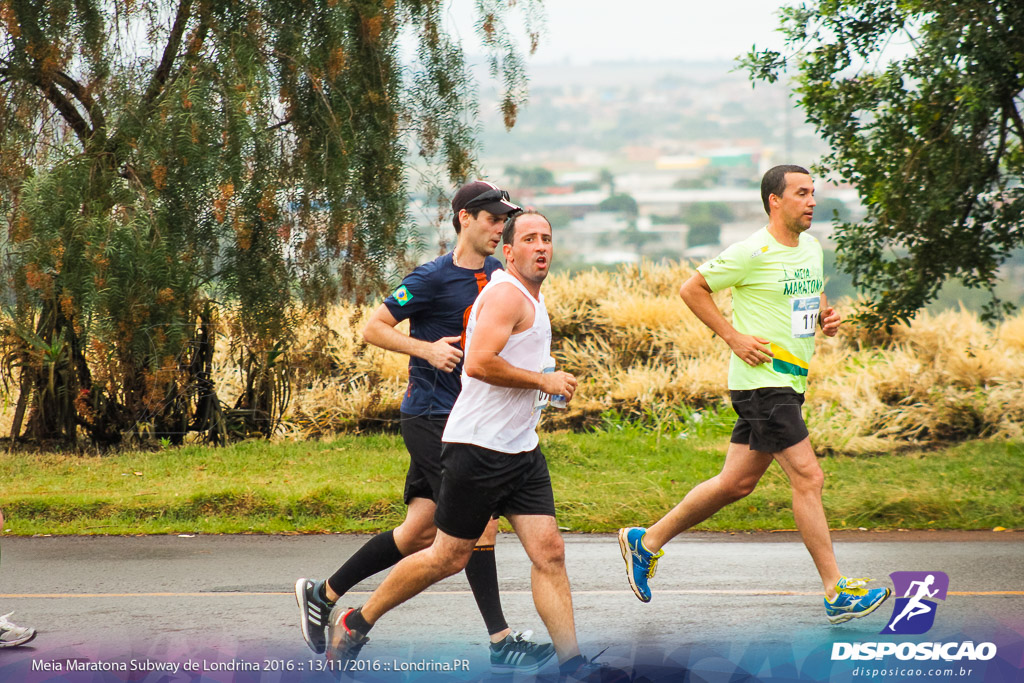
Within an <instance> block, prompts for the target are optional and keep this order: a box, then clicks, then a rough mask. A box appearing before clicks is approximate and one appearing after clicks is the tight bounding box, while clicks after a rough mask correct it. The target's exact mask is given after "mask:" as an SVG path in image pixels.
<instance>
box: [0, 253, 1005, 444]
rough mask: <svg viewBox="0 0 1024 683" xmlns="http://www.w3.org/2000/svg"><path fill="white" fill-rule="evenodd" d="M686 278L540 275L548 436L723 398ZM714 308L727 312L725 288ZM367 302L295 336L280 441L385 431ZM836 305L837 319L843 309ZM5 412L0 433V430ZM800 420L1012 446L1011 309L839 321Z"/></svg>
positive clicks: (916, 440) (227, 365)
mask: <svg viewBox="0 0 1024 683" xmlns="http://www.w3.org/2000/svg"><path fill="white" fill-rule="evenodd" d="M692 272H693V271H692V269H691V268H690V267H688V266H684V265H678V266H673V267H669V266H657V265H651V264H643V266H642V267H637V266H632V265H631V266H624V267H622V268H620V269H619V270H618V271H616V272H613V273H599V272H596V271H589V272H584V273H580V274H577V275H574V276H569V275H554V276H552V277H550V278H549V279H548V281H547V282H546V283H545V285H544V292H545V298H546V300H547V303H548V311H549V313H550V316H551V323H552V328H553V334H554V355H555V357H556V359H557V360H558V362H559V364H560V366H561V367H562V368H564V369H566V370H568V371H570V372H573V373H575V374H576V375H577V376H578V377H579V378H580V388H579V391H578V393H577V396H576V398H575V399H574V400H573V401H572V403H571V404H570V407H569V408H568V409H567V410H566V411H564V412H562V411H550V413H551V414H550V415H548V416H547V417H545V422H544V425H545V426H546V427H547V428H556V429H557V428H572V429H580V428H583V427H586V426H589V425H594V424H597V423H599V422H600V416H601V413H602V412H604V411H607V410H616V411H618V412H619V413H620V415H623V416H625V417H636V418H643V417H644V416H651V415H658V416H664V415H666V414H671V409H672V408H675V407H678V406H681V405H686V406H689V407H705V406H709V405H721V404H722V402H724V401H726V400H727V397H728V388H727V383H726V380H727V367H728V359H729V349H728V347H727V346H726V345H725V344H724V343H723V342H722V341H721V340H719V339H716V338H715V337H714V336H713V334H712V333H711V332H710V330H708V329H707V328H706V327H705V326H704V325H702V324H701V323H700V322H699V321H698V320H697V319H696V317H694V315H693V314H692V313H691V312H690V311H689V310H688V309H687V308H686V306H685V305H684V304H683V303H682V300H681V299H680V298H679V295H678V290H679V285H680V284H681V283H682V282H683V281H684V280H686V279H687V278H688V277H689V276H690V275H691V274H692ZM716 300H717V302H718V303H719V305H720V306H721V307H722V309H723V310H724V311H725V312H726V313H727V314H728V313H729V311H730V308H731V302H730V298H729V295H728V293H724V294H720V295H716ZM372 308H373V307H372V306H366V307H356V306H351V305H342V306H338V307H336V308H335V309H333V310H332V311H331V313H330V315H329V316H328V317H327V319H326V320H318V321H310V322H308V323H307V324H306V325H305V326H304V327H303V328H301V329H299V330H298V332H297V340H298V341H297V343H296V344H295V345H294V346H293V348H292V349H291V350H290V354H289V358H290V362H291V365H292V368H293V371H294V372H293V376H294V380H293V383H292V400H291V403H290V405H289V408H288V411H287V413H286V414H285V416H284V420H283V423H282V428H281V435H282V436H284V437H309V436H320V435H325V434H331V433H336V432H346V431H347V432H351V431H372V430H377V429H382V428H388V427H393V426H394V425H395V424H396V422H395V421H396V420H397V417H398V409H399V405H400V403H401V398H402V393H403V391H404V389H405V386H406V364H407V359H406V358H405V357H403V356H400V355H398V354H393V353H388V352H385V351H382V350H380V349H377V348H375V347H372V346H367V345H366V344H364V343H363V342H362V340H361V339H360V334H359V332H360V330H361V328H362V326H363V324H364V323H365V321H366V319H367V316H368V315H369V313H370V311H371V310H372ZM839 308H840V311H841V312H844V313H848V312H849V303H848V302H846V303H845V305H844V302H840V304H839ZM325 328H326V333H325ZM325 340H326V341H325ZM228 346H229V344H228V342H227V340H224V341H223V342H221V343H220V345H219V348H220V349H221V354H220V357H219V368H220V369H219V372H218V375H217V377H216V380H217V386H218V391H219V393H220V396H221V398H222V399H224V400H225V401H228V402H230V401H233V399H234V397H235V396H236V395H237V394H238V392H239V391H240V390H241V386H240V382H239V373H238V371H237V369H236V368H235V367H234V366H233V365H232V360H231V358H230V354H228V353H227V351H226V349H227V348H228ZM7 404H8V408H7V410H4V411H0V430H3V429H4V428H5V427H6V425H5V424H4V423H5V421H6V422H7V423H8V424H9V418H10V412H11V410H10V405H9V404H10V400H8V402H7ZM805 415H806V417H807V422H808V426H809V428H810V431H811V437H812V440H813V442H814V443H815V445H816V447H817V448H818V450H819V451H825V452H842V453H850V454H862V453H881V452H891V451H894V450H900V449H904V448H909V447H918V446H923V445H929V444H933V443H939V442H952V441H959V440H964V439H969V438H985V437H994V438H1014V439H1020V438H1024V314H1021V315H1018V316H1016V317H1014V318H1011V319H1009V320H1007V321H1005V322H1004V323H1003V324H1002V325H1000V326H998V327H996V328H991V327H988V326H985V325H983V324H982V323H981V322H979V320H978V318H977V316H976V315H975V314H973V313H971V312H968V311H963V310H961V311H955V312H945V313H942V314H938V315H929V314H927V313H922V314H921V315H919V316H918V317H917V318H916V319H915V320H914V321H913V322H912V323H911V324H909V325H901V326H897V327H896V328H894V329H893V330H892V331H891V332H889V333H884V334H883V333H877V332H868V331H866V330H863V329H860V328H857V327H855V326H853V325H852V324H844V325H843V327H842V329H841V331H840V334H839V335H837V336H836V337H835V338H832V339H829V338H825V337H823V336H821V335H819V337H818V347H817V353H816V356H815V361H814V363H813V364H812V368H811V378H810V389H809V391H808V394H807V402H806V408H805Z"/></svg>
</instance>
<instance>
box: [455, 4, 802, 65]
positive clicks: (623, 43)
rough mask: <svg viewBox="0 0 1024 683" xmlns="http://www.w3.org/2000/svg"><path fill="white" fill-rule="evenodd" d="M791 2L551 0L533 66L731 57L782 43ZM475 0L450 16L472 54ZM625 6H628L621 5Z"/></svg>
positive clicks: (475, 43) (477, 45)
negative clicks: (782, 12)
mask: <svg viewBox="0 0 1024 683" xmlns="http://www.w3.org/2000/svg"><path fill="white" fill-rule="evenodd" d="M792 4H796V3H795V2H794V1H782V0H720V1H719V2H716V3H713V4H705V3H698V2H686V1H681V0H640V1H639V2H635V3H628V4H627V3H624V2H622V0H547V1H546V2H545V3H544V9H545V14H546V17H547V21H546V24H545V30H544V35H543V37H542V40H541V44H540V47H539V48H538V50H537V52H536V53H535V54H534V55H533V56H532V57H530V59H529V62H530V63H531V64H562V63H568V64H573V65H586V64H595V63H600V62H623V61H641V62H647V61H650V62H656V61H667V60H673V61H675V60H681V61H693V62H708V61H731V60H733V59H735V58H736V57H738V56H740V55H743V54H746V53H747V52H748V51H749V50H750V48H751V47H752V46H753V45H755V44H756V45H757V47H758V48H759V49H763V48H766V47H772V48H774V49H780V48H781V46H782V35H781V34H780V33H779V32H778V31H777V29H778V26H779V17H778V11H779V9H780V8H781V7H783V6H786V5H792ZM474 5H475V0H451V1H450V2H449V3H448V9H447V14H448V18H449V21H450V22H451V25H452V27H453V29H454V30H455V32H456V34H457V35H458V36H460V37H461V39H462V41H463V46H464V49H465V50H466V52H467V54H468V55H470V56H473V55H476V54H479V53H480V52H481V51H482V48H481V46H480V41H479V39H478V38H477V37H476V34H475V32H474V29H473V22H474V20H475V17H476V10H475V6H474ZM624 8H625V9H624Z"/></svg>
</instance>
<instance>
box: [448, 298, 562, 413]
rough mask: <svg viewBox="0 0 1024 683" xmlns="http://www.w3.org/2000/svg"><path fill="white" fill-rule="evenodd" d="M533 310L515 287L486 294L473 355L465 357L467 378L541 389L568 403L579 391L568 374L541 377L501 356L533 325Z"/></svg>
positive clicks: (476, 331) (522, 387)
mask: <svg viewBox="0 0 1024 683" xmlns="http://www.w3.org/2000/svg"><path fill="white" fill-rule="evenodd" d="M533 316H534V308H533V305H532V304H531V303H530V302H529V301H527V300H526V297H525V296H523V294H522V293H521V292H520V291H519V290H518V289H517V288H516V287H514V286H513V285H511V284H506V283H502V284H501V285H498V286H496V287H493V288H492V289H491V291H489V292H487V294H486V299H485V300H482V301H479V302H478V305H477V317H476V327H475V328H474V330H473V342H472V353H470V354H469V356H467V357H466V365H465V369H466V374H467V375H469V376H470V377H472V378H474V379H478V380H480V381H481V382H486V383H487V384H493V385H494V386H498V387H511V388H514V389H539V390H541V391H543V392H545V393H547V394H551V395H559V394H561V395H563V396H565V398H566V400H569V399H571V398H572V395H573V393H575V391H576V378H575V377H573V376H572V375H571V374H569V373H568V372H548V373H541V372H538V371H534V370H527V369H525V368H519V367H516V366H514V365H512V364H511V363H509V362H508V361H507V360H505V359H504V358H502V357H501V356H499V355H498V354H499V353H501V351H502V349H504V348H505V345H506V344H507V343H508V340H509V338H510V337H511V336H512V335H513V334H515V333H518V332H522V331H525V330H527V329H529V327H530V326H531V325H533Z"/></svg>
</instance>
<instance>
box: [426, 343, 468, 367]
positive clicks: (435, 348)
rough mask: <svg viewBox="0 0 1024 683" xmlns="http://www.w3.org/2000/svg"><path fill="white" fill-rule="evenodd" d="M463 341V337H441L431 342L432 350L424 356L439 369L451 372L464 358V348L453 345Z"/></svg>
mask: <svg viewBox="0 0 1024 683" xmlns="http://www.w3.org/2000/svg"><path fill="white" fill-rule="evenodd" d="M460 341H462V337H441V338H440V339H438V340H437V341H436V342H432V343H431V344H430V351H429V352H428V353H427V354H426V355H425V356H424V360H425V361H427V362H428V363H430V364H431V365H433V366H434V367H435V368H437V369H438V370H444V371H445V372H451V371H452V370H454V369H455V366H456V365H458V364H459V361H460V360H462V349H460V348H458V347H456V346H453V344H458V343H459V342H460Z"/></svg>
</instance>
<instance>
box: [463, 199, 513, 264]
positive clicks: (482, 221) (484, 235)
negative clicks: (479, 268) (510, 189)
mask: <svg viewBox="0 0 1024 683" xmlns="http://www.w3.org/2000/svg"><path fill="white" fill-rule="evenodd" d="M506 215H507V214H500V215H495V214H493V213H491V212H490V211H488V210H487V209H480V212H479V213H478V214H477V215H476V218H474V217H473V216H472V214H470V213H469V212H468V211H466V210H465V209H463V210H462V211H460V212H459V223H460V224H461V225H462V232H461V233H460V235H459V240H460V241H463V240H464V241H465V244H466V245H467V246H468V247H469V248H470V249H472V250H473V251H475V252H476V253H478V254H480V255H481V256H490V255H491V254H493V253H494V250H495V249H497V248H498V244H500V243H501V229H502V228H503V227H505V217H506Z"/></svg>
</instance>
